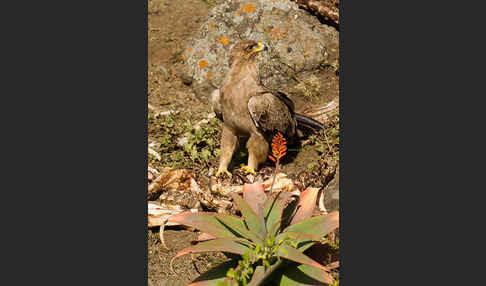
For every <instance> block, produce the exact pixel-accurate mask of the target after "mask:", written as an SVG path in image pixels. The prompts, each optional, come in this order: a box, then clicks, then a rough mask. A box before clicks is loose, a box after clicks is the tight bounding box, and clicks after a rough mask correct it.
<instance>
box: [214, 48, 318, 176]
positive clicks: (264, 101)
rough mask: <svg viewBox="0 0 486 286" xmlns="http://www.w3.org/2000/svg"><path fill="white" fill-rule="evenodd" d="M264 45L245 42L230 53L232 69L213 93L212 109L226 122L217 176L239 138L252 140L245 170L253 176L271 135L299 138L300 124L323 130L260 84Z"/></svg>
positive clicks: (228, 160)
mask: <svg viewBox="0 0 486 286" xmlns="http://www.w3.org/2000/svg"><path fill="white" fill-rule="evenodd" d="M266 49H267V47H266V46H265V44H263V43H259V42H256V41H251V40H244V41H240V42H239V43H237V44H236V45H235V46H234V47H233V48H232V49H231V52H230V57H229V66H230V70H229V71H228V73H227V74H226V77H225V78H224V80H223V83H222V86H221V89H220V90H215V91H214V92H213V94H212V103H213V109H214V111H215V113H216V115H217V116H218V117H219V118H220V119H221V120H223V131H222V138H221V157H220V163H219V168H218V173H217V175H219V174H221V173H223V172H224V173H226V174H228V175H230V174H229V172H228V171H227V167H228V165H229V163H230V161H231V158H232V156H233V153H234V151H235V149H236V148H237V144H238V137H249V139H248V142H247V144H246V147H247V148H248V154H249V156H248V165H247V166H245V167H244V168H245V169H246V170H247V171H249V172H252V173H254V172H255V170H256V169H257V168H258V165H259V164H260V163H263V162H264V161H265V160H266V158H267V155H268V152H269V143H268V142H270V141H271V138H272V136H273V135H274V134H275V133H276V132H277V131H278V132H281V133H282V134H284V136H285V137H286V138H291V137H294V136H295V135H296V129H297V127H298V124H299V123H301V125H304V126H307V127H310V128H322V124H320V123H318V122H317V121H314V120H312V119H310V118H307V117H305V116H302V115H298V114H295V113H294V104H293V102H292V101H291V100H290V99H289V98H288V97H287V96H286V95H285V94H283V93H281V92H278V91H272V90H268V89H266V88H265V87H263V86H262V85H261V84H260V77H259V70H258V63H257V61H256V56H257V55H258V53H260V52H262V51H264V50H266Z"/></svg>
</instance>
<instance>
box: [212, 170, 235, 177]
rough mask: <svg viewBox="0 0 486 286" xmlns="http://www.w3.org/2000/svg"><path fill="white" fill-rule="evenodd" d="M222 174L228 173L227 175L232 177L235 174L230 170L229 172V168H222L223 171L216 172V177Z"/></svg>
mask: <svg viewBox="0 0 486 286" xmlns="http://www.w3.org/2000/svg"><path fill="white" fill-rule="evenodd" d="M222 174H225V175H227V176H228V177H230V178H231V177H233V175H232V174H231V173H230V172H228V170H222V171H218V172H217V173H216V177H219V176H221V175H222Z"/></svg>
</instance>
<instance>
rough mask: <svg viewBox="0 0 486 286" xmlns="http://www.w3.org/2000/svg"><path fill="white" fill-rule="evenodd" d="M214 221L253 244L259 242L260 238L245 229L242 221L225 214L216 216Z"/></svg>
mask: <svg viewBox="0 0 486 286" xmlns="http://www.w3.org/2000/svg"><path fill="white" fill-rule="evenodd" d="M216 219H218V220H220V221H221V222H222V223H223V224H224V225H226V226H227V227H228V228H230V229H232V230H233V231H235V232H237V233H238V234H239V235H241V236H242V237H244V238H247V239H249V240H251V241H253V242H255V243H256V242H261V238H260V237H259V236H258V235H256V234H254V233H253V232H251V231H249V230H248V229H247V228H246V226H245V223H244V222H243V219H241V218H239V217H235V216H231V215H226V214H217V215H216Z"/></svg>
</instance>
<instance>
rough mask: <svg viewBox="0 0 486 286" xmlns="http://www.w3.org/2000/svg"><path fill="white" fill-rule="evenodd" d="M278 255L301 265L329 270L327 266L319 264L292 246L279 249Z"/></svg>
mask: <svg viewBox="0 0 486 286" xmlns="http://www.w3.org/2000/svg"><path fill="white" fill-rule="evenodd" d="M278 255H279V256H280V257H283V258H286V259H288V260H292V261H295V262H298V263H300V264H306V265H310V266H313V267H317V268H319V269H322V270H327V268H326V267H325V266H323V265H321V264H319V263H318V262H317V261H315V260H313V259H312V258H310V257H309V256H307V255H305V254H303V253H302V252H300V251H299V250H297V249H296V248H293V247H291V246H287V245H281V246H280V247H279V249H278Z"/></svg>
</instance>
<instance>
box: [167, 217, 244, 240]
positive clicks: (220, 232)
mask: <svg viewBox="0 0 486 286" xmlns="http://www.w3.org/2000/svg"><path fill="white" fill-rule="evenodd" d="M216 215H217V213H209V212H198V213H192V212H183V213H180V214H176V215H173V216H171V217H170V218H169V222H175V223H179V224H182V225H186V226H192V227H194V228H196V229H198V230H200V231H202V232H206V233H208V234H211V235H213V236H216V237H220V238H225V237H226V238H231V237H237V235H235V234H234V233H233V232H231V231H230V230H229V229H228V228H227V227H225V226H224V225H223V224H222V223H221V222H220V221H218V220H217V219H216ZM241 223H242V224H243V222H241ZM243 225H244V224H243Z"/></svg>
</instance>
